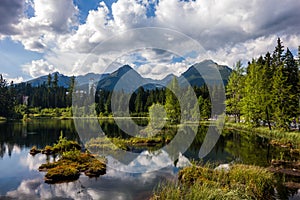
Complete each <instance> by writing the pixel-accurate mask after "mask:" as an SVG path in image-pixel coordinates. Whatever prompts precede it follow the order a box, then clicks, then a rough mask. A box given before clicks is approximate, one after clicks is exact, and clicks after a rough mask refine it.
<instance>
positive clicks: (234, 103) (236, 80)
mask: <svg viewBox="0 0 300 200" xmlns="http://www.w3.org/2000/svg"><path fill="white" fill-rule="evenodd" d="M243 73H244V69H243V68H242V62H241V61H238V62H237V63H236V65H235V66H234V67H233V71H232V73H231V75H230V77H229V81H228V84H227V87H226V95H227V100H226V105H227V109H226V111H227V112H228V113H230V114H232V115H234V117H235V122H240V115H241V104H240V102H241V100H242V91H243V86H244V83H243V81H244V80H243V79H244V77H243Z"/></svg>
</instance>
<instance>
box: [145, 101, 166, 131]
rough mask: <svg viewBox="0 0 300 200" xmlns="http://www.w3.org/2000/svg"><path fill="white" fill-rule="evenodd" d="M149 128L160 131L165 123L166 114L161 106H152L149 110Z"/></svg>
mask: <svg viewBox="0 0 300 200" xmlns="http://www.w3.org/2000/svg"><path fill="white" fill-rule="evenodd" d="M149 117H150V122H149V123H150V126H151V128H152V129H159V130H160V129H162V128H163V127H164V125H165V123H166V120H165V118H166V112H165V110H164V107H163V106H162V105H161V104H153V105H152V106H150V108H149Z"/></svg>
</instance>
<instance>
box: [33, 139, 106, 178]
mask: <svg viewBox="0 0 300 200" xmlns="http://www.w3.org/2000/svg"><path fill="white" fill-rule="evenodd" d="M79 149H81V147H80V145H79V144H78V143H77V142H75V141H69V140H67V139H66V138H63V137H62V135H61V137H60V139H59V141H58V143H57V144H55V145H54V146H53V147H52V146H46V147H45V148H44V149H43V150H42V152H43V153H44V154H47V155H50V154H56V152H57V153H58V154H59V155H60V159H59V160H57V161H55V162H48V163H44V164H42V165H41V166H39V171H46V172H47V173H46V175H45V182H46V183H51V184H54V183H60V182H69V181H74V180H77V179H78V178H79V176H80V172H84V173H85V174H86V175H87V176H89V177H99V176H100V175H103V174H105V173H106V159H105V158H102V157H101V158H96V157H95V156H94V155H92V154H90V153H89V152H85V153H83V152H81V151H80V150H79ZM36 150H37V148H36V147H32V151H36Z"/></svg>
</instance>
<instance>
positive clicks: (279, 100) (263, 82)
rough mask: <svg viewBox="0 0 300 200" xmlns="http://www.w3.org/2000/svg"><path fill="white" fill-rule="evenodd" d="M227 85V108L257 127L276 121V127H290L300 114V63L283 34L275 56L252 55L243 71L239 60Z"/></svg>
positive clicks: (274, 53) (284, 128)
mask: <svg viewBox="0 0 300 200" xmlns="http://www.w3.org/2000/svg"><path fill="white" fill-rule="evenodd" d="M236 68H237V69H235V70H234V71H233V73H232V75H231V77H230V79H229V83H228V86H227V97H228V99H227V101H226V103H227V112H228V113H229V114H234V115H235V116H236V121H239V116H240V115H241V117H242V118H243V119H244V120H245V122H246V123H248V124H250V125H252V126H254V127H257V126H260V125H261V123H262V122H263V124H265V123H268V125H269V129H271V124H272V122H273V124H274V127H275V128H277V129H283V130H288V129H289V128H290V124H291V121H292V120H293V119H295V118H297V117H298V115H299V83H300V81H299V67H298V66H297V62H296V61H295V60H294V56H293V55H292V53H291V52H290V50H289V49H288V48H287V50H286V52H284V47H283V45H282V42H281V40H280V38H278V40H277V46H276V47H275V51H274V52H273V54H272V56H271V55H270V53H266V55H265V57H262V56H261V57H259V58H258V59H253V60H252V61H251V62H250V63H249V64H248V67H247V70H246V74H245V75H243V72H242V68H241V67H240V63H237V66H236Z"/></svg>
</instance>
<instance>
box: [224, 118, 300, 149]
mask: <svg viewBox="0 0 300 200" xmlns="http://www.w3.org/2000/svg"><path fill="white" fill-rule="evenodd" d="M225 127H226V128H233V129H237V130H239V131H247V132H252V133H255V134H258V135H260V136H262V137H266V138H268V139H270V141H271V144H273V145H286V146H291V147H293V148H294V149H299V148H300V132H299V131H280V130H269V129H268V127H256V128H253V127H250V126H248V125H246V124H242V123H226V124H225Z"/></svg>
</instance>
